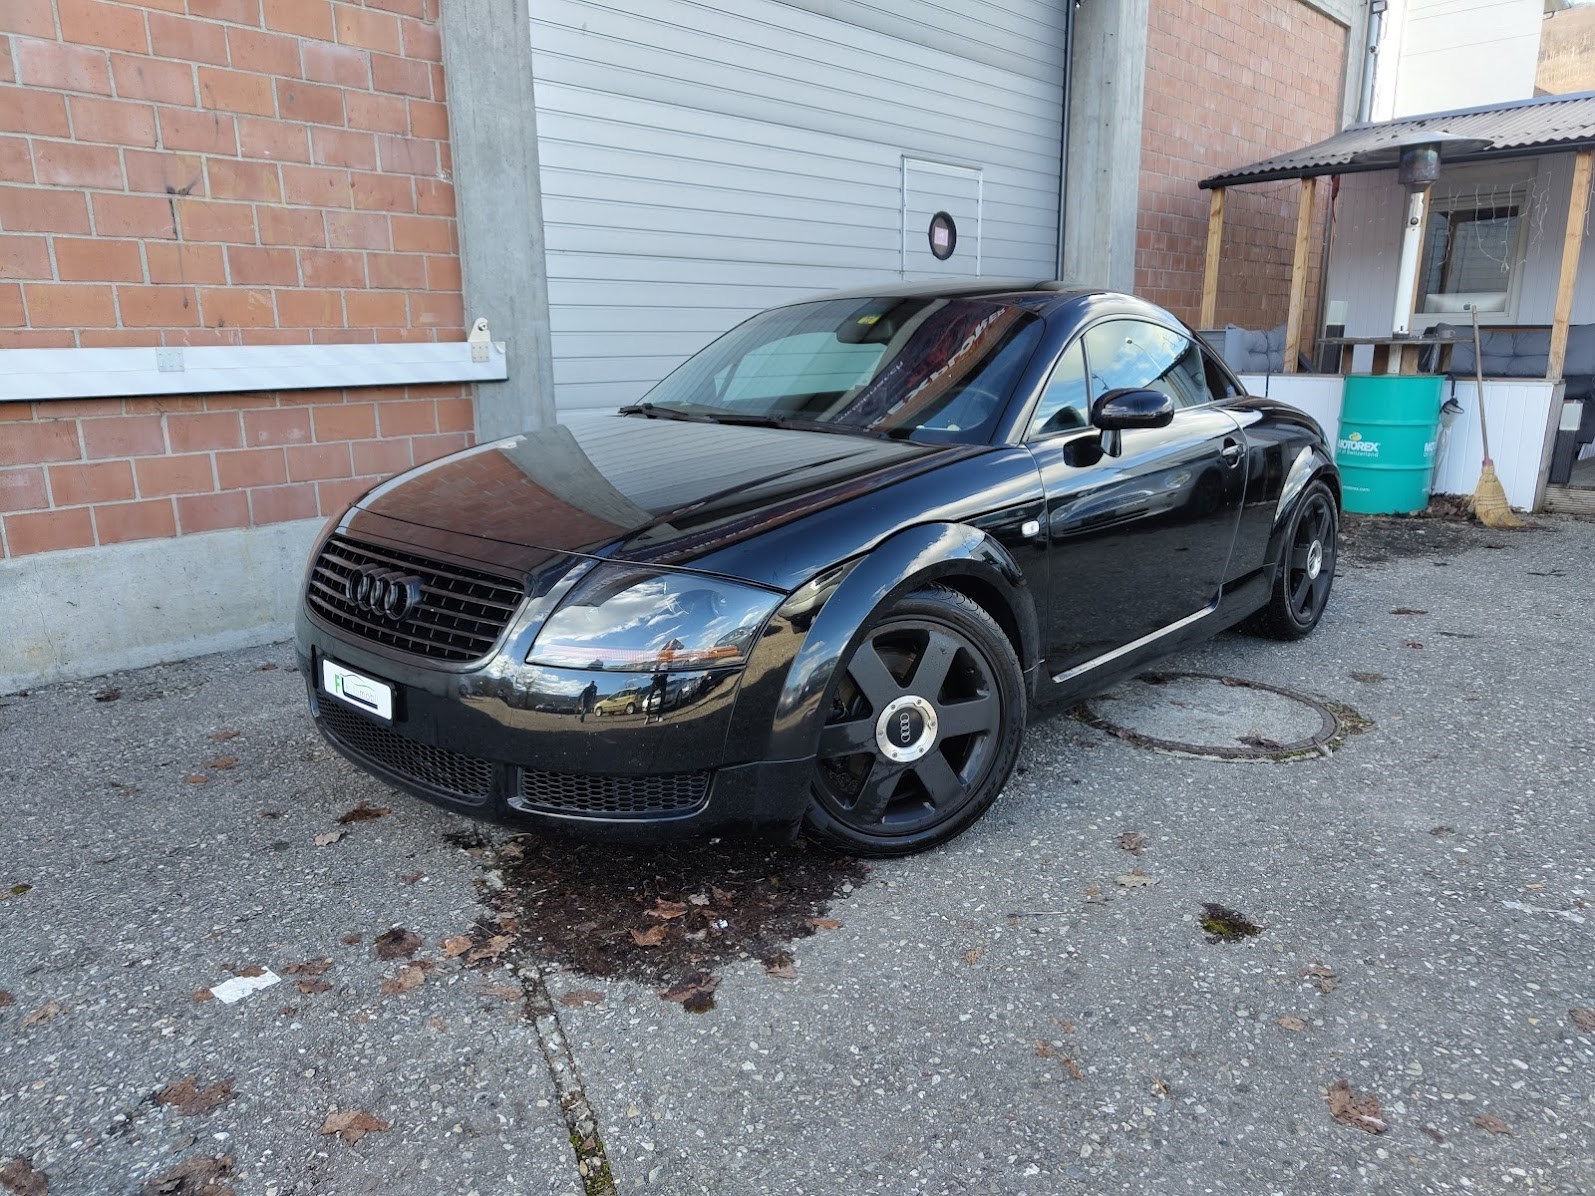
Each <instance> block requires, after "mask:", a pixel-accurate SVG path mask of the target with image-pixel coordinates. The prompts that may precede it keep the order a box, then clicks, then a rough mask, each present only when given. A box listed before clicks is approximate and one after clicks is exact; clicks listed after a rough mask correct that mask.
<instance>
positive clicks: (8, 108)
mask: <svg viewBox="0 0 1595 1196" xmlns="http://www.w3.org/2000/svg"><path fill="white" fill-rule="evenodd" d="M0 130H4V131H5V132H7V133H36V134H38V135H40V136H42V137H69V136H71V133H72V126H71V125H70V124H68V123H67V117H66V100H65V99H64V98H63V97H61V96H59V95H56V94H55V93H54V92H49V91H40V90H38V89H37V88H32V87H0Z"/></svg>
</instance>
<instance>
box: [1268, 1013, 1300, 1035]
mask: <svg viewBox="0 0 1595 1196" xmlns="http://www.w3.org/2000/svg"><path fill="white" fill-rule="evenodd" d="M1274 1024H1275V1025H1276V1026H1278V1027H1279V1028H1280V1029H1281V1030H1289V1031H1290V1032H1291V1033H1292V1034H1299V1033H1301V1031H1303V1030H1305V1029H1306V1028H1307V1023H1306V1022H1304V1021H1302V1020H1301V1018H1299V1017H1289V1016H1286V1017H1277V1018H1275V1019H1274Z"/></svg>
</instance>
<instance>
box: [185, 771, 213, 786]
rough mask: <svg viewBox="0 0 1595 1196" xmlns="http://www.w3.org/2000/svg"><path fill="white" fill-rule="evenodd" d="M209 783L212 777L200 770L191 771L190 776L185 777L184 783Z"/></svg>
mask: <svg viewBox="0 0 1595 1196" xmlns="http://www.w3.org/2000/svg"><path fill="white" fill-rule="evenodd" d="M209 783H210V778H209V777H207V776H206V775H205V774H204V773H200V772H194V773H189V775H188V776H186V777H184V778H183V784H185V785H208V784H209Z"/></svg>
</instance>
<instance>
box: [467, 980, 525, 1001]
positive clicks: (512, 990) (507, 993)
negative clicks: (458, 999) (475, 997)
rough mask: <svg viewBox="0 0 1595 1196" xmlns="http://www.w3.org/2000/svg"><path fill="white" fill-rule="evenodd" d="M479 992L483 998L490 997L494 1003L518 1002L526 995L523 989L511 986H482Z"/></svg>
mask: <svg viewBox="0 0 1595 1196" xmlns="http://www.w3.org/2000/svg"><path fill="white" fill-rule="evenodd" d="M479 991H480V992H481V994H482V995H483V996H484V997H492V998H493V999H494V1000H495V1001H518V1000H520V999H521V998H522V997H524V996H525V995H526V992H525V990H524V989H520V988H517V987H515V985H513V984H484V985H482V987H481V989H480V990H479Z"/></svg>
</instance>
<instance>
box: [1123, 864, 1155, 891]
mask: <svg viewBox="0 0 1595 1196" xmlns="http://www.w3.org/2000/svg"><path fill="white" fill-rule="evenodd" d="M1114 883H1116V884H1118V885H1120V886H1121V887H1123V888H1126V889H1145V888H1148V887H1150V886H1152V885H1155V884H1157V877H1155V876H1148V875H1147V874H1146V873H1145V872H1142V871H1141V870H1140V869H1139V868H1137V869H1135V870H1134V871H1133V872H1126V873H1125V874H1124V875H1123V876H1116V877H1114Z"/></svg>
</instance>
